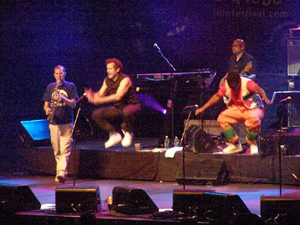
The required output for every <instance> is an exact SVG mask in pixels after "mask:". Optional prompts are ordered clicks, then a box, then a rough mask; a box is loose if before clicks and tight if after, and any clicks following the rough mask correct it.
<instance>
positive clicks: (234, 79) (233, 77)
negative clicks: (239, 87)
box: [227, 71, 241, 84]
mask: <svg viewBox="0 0 300 225" xmlns="http://www.w3.org/2000/svg"><path fill="white" fill-rule="evenodd" d="M240 81H241V77H240V74H239V73H238V72H237V71H231V72H229V73H228V75H227V82H228V83H230V84H232V83H239V82H240Z"/></svg>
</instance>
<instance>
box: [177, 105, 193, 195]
mask: <svg viewBox="0 0 300 225" xmlns="http://www.w3.org/2000/svg"><path fill="white" fill-rule="evenodd" d="M191 114H192V108H190V111H189V115H188V118H187V120H186V123H185V126H184V129H183V133H182V135H181V139H180V143H179V146H182V179H183V189H185V150H186V143H185V140H186V138H185V135H186V130H187V127H188V125H189V121H190V117H191ZM182 144H183V145H182Z"/></svg>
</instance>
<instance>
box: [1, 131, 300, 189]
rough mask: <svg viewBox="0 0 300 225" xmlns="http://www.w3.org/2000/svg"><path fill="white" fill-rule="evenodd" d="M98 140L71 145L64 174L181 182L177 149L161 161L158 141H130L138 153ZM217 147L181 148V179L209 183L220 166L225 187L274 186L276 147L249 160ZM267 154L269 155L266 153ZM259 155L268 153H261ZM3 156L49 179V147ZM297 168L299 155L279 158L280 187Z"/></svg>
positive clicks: (51, 159)
mask: <svg viewBox="0 0 300 225" xmlns="http://www.w3.org/2000/svg"><path fill="white" fill-rule="evenodd" d="M273 138H274V137H273ZM287 140H288V141H289V142H291V143H294V142H295V140H294V139H287ZM104 141H105V139H100V140H99V139H98V140H90V141H82V142H77V143H76V146H74V147H73V148H74V149H75V150H73V152H72V153H71V156H70V160H69V165H68V170H69V176H72V175H73V171H74V168H75V169H76V177H78V178H80V179H86V178H93V179H119V180H143V181H156V182H160V181H163V182H176V181H178V180H180V178H182V174H183V170H182V164H183V154H182V151H178V152H176V153H175V154H174V157H173V158H170V157H166V151H165V149H160V148H157V146H158V142H159V140H158V138H142V137H137V138H134V141H133V142H134V143H141V146H142V149H141V151H139V152H137V151H135V149H134V146H133V144H132V146H130V147H128V148H123V147H122V146H121V145H120V144H119V145H117V146H114V147H112V148H110V149H105V148H104ZM217 142H218V140H216V143H217ZM294 144H296V145H297V143H294ZM286 146H287V145H286ZM223 147H225V146H224V144H222V143H220V144H219V145H216V148H215V149H213V150H212V151H211V152H210V153H201V151H200V153H198V152H196V153H194V152H192V151H189V150H186V151H185V161H184V162H185V167H186V174H185V176H186V178H187V179H190V181H191V182H194V181H195V182H197V180H198V181H201V182H202V181H203V182H205V181H206V180H205V179H206V178H207V177H208V178H209V180H207V181H208V182H210V181H212V180H214V179H215V178H216V176H217V175H218V174H219V173H220V172H222V171H223V170H224V167H225V170H226V171H228V182H229V183H249V182H250V183H266V184H279V181H280V176H279V175H280V173H279V171H280V165H279V158H278V155H277V153H276V149H260V150H259V152H260V154H259V155H254V156H252V155H250V150H249V147H248V148H247V149H246V150H245V152H243V153H242V154H233V155H224V154H220V153H222V148H223ZM263 147H265V148H276V144H271V145H263ZM11 152H13V158H12V155H11ZM272 152H273V153H274V154H273V155H271V154H270V153H272ZM287 152H288V151H287ZM74 153H75V158H74ZM264 153H268V154H267V155H264ZM7 157H9V159H8V161H9V160H13V162H12V163H13V164H14V165H15V166H14V171H13V172H17V173H21V174H28V175H35V176H41V175H47V176H54V175H55V160H54V157H53V151H52V148H51V146H27V147H26V146H18V147H14V148H13V149H12V150H10V153H9V155H8V156H7ZM2 158H3V160H2V161H3V166H4V167H7V168H8V169H11V168H10V165H8V164H7V162H8V161H7V160H5V156H3V157H2ZM74 160H75V163H74ZM6 164H7V165H6ZM299 167H300V156H299V155H287V154H286V155H283V157H282V162H281V171H282V183H283V184H286V185H299V184H300V182H299V180H297V179H296V178H295V176H296V177H300V171H299ZM211 179H212V180H211Z"/></svg>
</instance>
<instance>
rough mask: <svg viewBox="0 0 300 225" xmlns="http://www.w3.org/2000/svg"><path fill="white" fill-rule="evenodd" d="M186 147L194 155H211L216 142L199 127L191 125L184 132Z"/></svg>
mask: <svg viewBox="0 0 300 225" xmlns="http://www.w3.org/2000/svg"><path fill="white" fill-rule="evenodd" d="M185 137H186V145H187V148H188V150H190V151H192V152H194V153H211V152H212V151H213V150H214V148H215V147H216V142H215V141H214V140H213V139H211V137H210V135H209V134H207V133H205V132H204V131H203V130H202V129H201V128H200V127H198V126H195V125H191V126H190V127H189V128H188V129H187V130H186V135H185Z"/></svg>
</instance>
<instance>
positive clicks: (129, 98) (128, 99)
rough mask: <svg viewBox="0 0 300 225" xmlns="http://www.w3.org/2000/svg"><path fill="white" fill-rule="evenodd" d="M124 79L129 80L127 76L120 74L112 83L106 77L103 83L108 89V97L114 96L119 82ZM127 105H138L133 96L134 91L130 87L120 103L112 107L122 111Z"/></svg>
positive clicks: (115, 103) (116, 102)
mask: <svg viewBox="0 0 300 225" xmlns="http://www.w3.org/2000/svg"><path fill="white" fill-rule="evenodd" d="M126 77H128V78H129V76H128V75H126V74H124V73H120V74H119V77H118V79H117V80H116V81H113V80H112V79H109V78H108V77H106V78H105V80H104V82H105V83H106V85H107V87H108V93H109V94H110V95H112V94H115V93H116V92H117V90H118V88H119V86H120V83H121V81H122V80H123V79H124V78H126ZM129 79H130V78H129ZM127 105H139V101H138V99H137V97H136V95H135V91H134V88H133V87H132V86H131V87H130V88H129V89H128V91H127V93H126V94H125V95H124V96H123V98H122V99H121V100H120V101H115V102H114V106H115V107H116V108H118V109H122V108H124V107H125V106H127Z"/></svg>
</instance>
